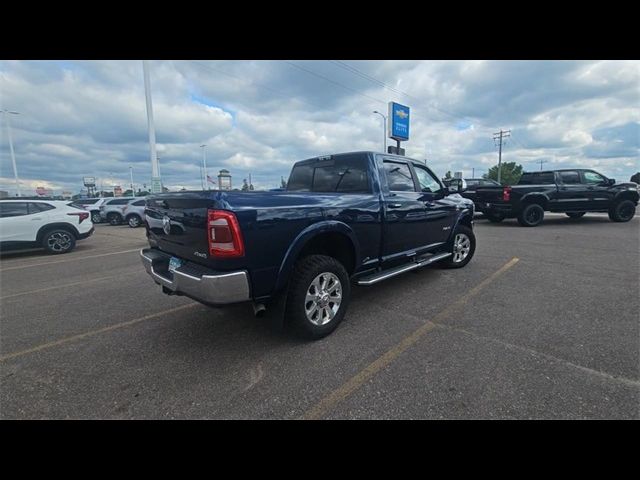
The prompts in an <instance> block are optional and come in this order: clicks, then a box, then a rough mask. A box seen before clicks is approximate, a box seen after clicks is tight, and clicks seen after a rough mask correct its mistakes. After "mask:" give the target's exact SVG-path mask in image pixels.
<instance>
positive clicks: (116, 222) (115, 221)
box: [107, 213, 122, 225]
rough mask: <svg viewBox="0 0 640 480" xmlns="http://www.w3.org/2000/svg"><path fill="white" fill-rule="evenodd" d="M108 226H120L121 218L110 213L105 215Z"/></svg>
mask: <svg viewBox="0 0 640 480" xmlns="http://www.w3.org/2000/svg"><path fill="white" fill-rule="evenodd" d="M107 220H108V221H109V225H120V224H121V223H122V217H121V216H120V215H118V214H117V213H110V214H108V215H107Z"/></svg>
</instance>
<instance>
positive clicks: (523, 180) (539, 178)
mask: <svg viewBox="0 0 640 480" xmlns="http://www.w3.org/2000/svg"><path fill="white" fill-rule="evenodd" d="M554 183H556V182H555V177H554V176H553V172H540V173H523V174H522V176H521V177H520V180H519V181H518V185H552V184H554Z"/></svg>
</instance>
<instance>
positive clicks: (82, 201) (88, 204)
mask: <svg viewBox="0 0 640 480" xmlns="http://www.w3.org/2000/svg"><path fill="white" fill-rule="evenodd" d="M107 200H109V198H104V197H99V198H78V199H77V200H74V201H73V204H74V205H77V206H79V207H81V208H83V209H84V210H86V211H88V212H91V222H93V223H101V222H102V217H101V216H100V206H101V205H103V204H104V202H105V201H107Z"/></svg>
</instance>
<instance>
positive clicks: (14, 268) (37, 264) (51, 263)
mask: <svg viewBox="0 0 640 480" xmlns="http://www.w3.org/2000/svg"><path fill="white" fill-rule="evenodd" d="M139 251H140V248H134V249H133V250H122V251H121V252H111V253H101V254H100V255H89V256H87V257H77V258H69V259H67V260H58V261H57V262H43V263H32V264H31V265H21V266H19V267H7V268H2V269H0V273H1V272H6V271H8V270H20V269H21V268H29V267H41V266H42V265H54V264H56V263H66V262H73V261H74V260H84V259H86V258H98V257H106V256H108V255H119V254H121V253H130V252H139Z"/></svg>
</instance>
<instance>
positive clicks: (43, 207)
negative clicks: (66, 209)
mask: <svg viewBox="0 0 640 480" xmlns="http://www.w3.org/2000/svg"><path fill="white" fill-rule="evenodd" d="M54 208H56V207H54V206H53V205H49V204H48V203H35V202H33V203H29V213H38V212H46V211H47V210H53V209H54Z"/></svg>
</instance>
